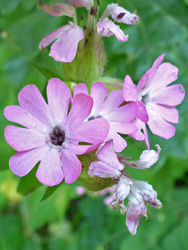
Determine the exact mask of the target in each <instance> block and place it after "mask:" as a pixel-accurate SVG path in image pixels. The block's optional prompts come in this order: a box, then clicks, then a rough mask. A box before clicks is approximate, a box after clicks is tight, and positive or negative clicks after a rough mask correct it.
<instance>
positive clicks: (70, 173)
mask: <svg viewBox="0 0 188 250" xmlns="http://www.w3.org/2000/svg"><path fill="white" fill-rule="evenodd" d="M61 162H62V167H63V171H64V173H65V182H66V183H68V184H70V183H73V182H75V181H76V180H77V179H78V176H79V175H80V173H81V169H82V164H81V162H80V161H79V160H78V158H77V157H76V155H75V154H74V153H72V152H71V151H69V150H66V149H64V150H63V151H62V152H61Z"/></svg>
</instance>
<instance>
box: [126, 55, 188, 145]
mask: <svg viewBox="0 0 188 250" xmlns="http://www.w3.org/2000/svg"><path fill="white" fill-rule="evenodd" d="M163 59H164V54H162V55H161V56H159V57H158V58H157V59H156V61H155V62H154V64H153V66H152V68H151V69H149V70H148V71H147V72H146V73H145V74H144V75H143V77H142V78H141V79H140V81H139V83H138V85H137V86H136V85H134V83H133V82H132V80H131V78H130V76H128V75H127V76H126V77H125V82H124V86H123V96H124V99H125V101H127V102H134V103H135V106H136V116H137V118H138V119H139V120H140V121H141V123H140V125H139V126H140V128H142V129H145V123H147V124H148V126H149V128H150V129H151V131H152V133H153V134H155V135H158V136H160V137H163V138H165V139H170V138H171V137H172V136H174V134H175V127H174V126H172V125H171V124H170V123H178V111H177V109H176V108H175V106H176V105H179V104H180V103H181V102H182V101H183V99H184V96H185V91H184V89H183V86H182V85H180V84H176V85H171V86H168V85H169V84H170V83H172V82H174V81H175V80H176V79H177V75H178V68H177V67H175V66H174V65H172V64H170V63H162V61H163ZM145 130H146V129H145ZM146 136H147V135H146ZM148 144H149V143H148Z"/></svg>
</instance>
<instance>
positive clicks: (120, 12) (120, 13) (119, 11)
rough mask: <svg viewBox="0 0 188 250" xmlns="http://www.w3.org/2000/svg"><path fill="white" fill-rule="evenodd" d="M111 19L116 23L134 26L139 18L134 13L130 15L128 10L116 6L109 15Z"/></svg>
mask: <svg viewBox="0 0 188 250" xmlns="http://www.w3.org/2000/svg"><path fill="white" fill-rule="evenodd" d="M111 16H112V18H113V19H114V20H115V21H116V22H118V23H125V24H135V23H136V21H138V19H139V17H138V16H137V15H136V14H135V13H130V12H129V11H128V10H125V9H124V8H122V7H120V6H117V7H116V8H115V10H114V11H113V12H112V13H111Z"/></svg>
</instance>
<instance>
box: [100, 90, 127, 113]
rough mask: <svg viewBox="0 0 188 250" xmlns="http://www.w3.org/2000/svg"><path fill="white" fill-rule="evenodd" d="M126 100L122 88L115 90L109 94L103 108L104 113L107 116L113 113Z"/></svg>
mask: <svg viewBox="0 0 188 250" xmlns="http://www.w3.org/2000/svg"><path fill="white" fill-rule="evenodd" d="M123 102H124V100H123V91H122V90H114V91H112V92H110V93H109V95H108V96H107V98H106V100H105V102H104V104H103V108H102V111H101V113H102V115H103V116H106V115H107V114H109V113H111V112H112V111H114V110H117V108H118V107H119V106H120V105H121V104H122V103H123Z"/></svg>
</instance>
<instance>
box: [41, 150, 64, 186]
mask: <svg viewBox="0 0 188 250" xmlns="http://www.w3.org/2000/svg"><path fill="white" fill-rule="evenodd" d="M36 176H37V179H38V180H39V181H40V182H41V183H42V184H44V185H46V186H55V185H58V184H60V183H61V182H62V181H63V178H64V173H63V169H62V165H61V160H60V153H59V151H58V150H57V149H56V148H50V149H49V150H48V152H47V154H46V155H45V157H44V158H43V159H42V161H41V163H40V165H39V168H38V170H37V173H36Z"/></svg>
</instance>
